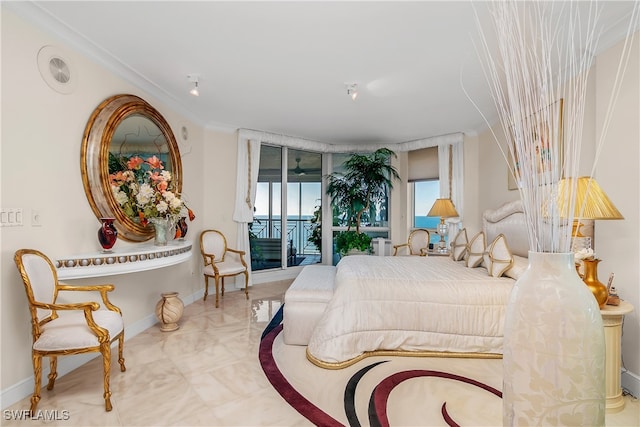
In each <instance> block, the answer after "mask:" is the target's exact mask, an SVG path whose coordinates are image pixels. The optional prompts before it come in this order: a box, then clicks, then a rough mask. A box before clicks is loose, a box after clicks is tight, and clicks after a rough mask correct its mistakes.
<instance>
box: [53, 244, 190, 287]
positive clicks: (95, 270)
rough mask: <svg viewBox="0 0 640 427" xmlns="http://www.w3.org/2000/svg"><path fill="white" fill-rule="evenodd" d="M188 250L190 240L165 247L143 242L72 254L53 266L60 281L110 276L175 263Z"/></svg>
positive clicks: (184, 255)
mask: <svg viewBox="0 0 640 427" xmlns="http://www.w3.org/2000/svg"><path fill="white" fill-rule="evenodd" d="M191 248H192V243H191V242H190V241H182V242H181V241H172V242H169V243H168V244H167V245H166V246H155V245H154V244H153V243H145V244H142V245H137V246H132V247H128V248H123V249H114V250H113V251H112V252H109V253H104V252H95V253H88V254H83V255H73V256H69V257H65V258H61V259H58V260H56V261H55V262H54V265H55V267H56V270H57V272H58V279H59V280H61V281H64V280H69V279H83V278H87V277H102V276H113V275H116V274H126V273H136V272H140V271H146V270H153V269H156V268H162V267H168V266H170V265H175V264H179V263H181V262H184V261H186V260H188V259H189V258H191V255H192V253H191Z"/></svg>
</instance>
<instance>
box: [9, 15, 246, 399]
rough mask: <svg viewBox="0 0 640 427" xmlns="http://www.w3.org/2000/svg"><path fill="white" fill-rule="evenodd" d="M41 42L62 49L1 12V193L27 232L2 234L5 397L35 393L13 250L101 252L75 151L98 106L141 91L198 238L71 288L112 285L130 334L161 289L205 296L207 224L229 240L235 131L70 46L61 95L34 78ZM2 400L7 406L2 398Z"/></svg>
mask: <svg viewBox="0 0 640 427" xmlns="http://www.w3.org/2000/svg"><path fill="white" fill-rule="evenodd" d="M8 35H10V36H8ZM45 45H54V46H59V47H60V46H63V45H62V43H60V41H59V40H56V39H54V38H52V37H51V36H49V35H47V34H45V33H42V32H40V31H38V30H35V29H34V28H33V27H32V26H30V25H29V24H26V23H25V22H24V21H22V20H21V19H19V18H17V17H16V16H15V15H14V14H12V13H11V12H7V11H6V10H3V12H2V105H1V107H2V130H1V132H2V133H1V143H2V146H1V148H2V151H1V153H2V157H1V193H0V194H1V196H2V198H1V200H2V207H3V208H22V210H23V214H24V226H22V227H3V228H0V242H1V253H0V263H1V266H2V268H1V269H0V280H1V287H0V306H1V307H2V309H0V316H1V332H0V333H1V340H2V341H1V344H2V353H1V355H0V358H1V360H2V366H1V371H0V375H1V376H0V378H1V381H2V382H1V383H0V390H2V392H3V394H4V396H3V397H5V398H8V399H10V398H11V397H12V396H13V395H15V394H16V393H20V392H21V391H24V390H25V389H26V390H27V393H29V392H30V391H31V389H32V382H31V379H30V377H31V376H32V366H31V353H30V345H29V344H30V340H31V338H30V320H29V314H28V311H27V306H26V297H25V293H24V288H23V285H22V281H21V280H20V277H19V275H18V273H17V270H16V268H15V265H14V262H13V254H14V252H15V251H16V250H17V249H19V248H36V249H39V250H42V251H43V252H45V253H46V254H47V255H49V256H50V257H51V258H52V259H56V258H61V257H64V256H68V255H74V254H81V253H88V252H95V251H98V250H99V249H100V248H99V245H98V241H97V234H96V233H97V230H98V228H99V221H98V220H97V219H96V218H95V215H94V214H93V212H92V210H91V208H90V206H89V203H88V202H87V198H86V196H85V193H84V189H83V185H82V178H81V174H80V147H81V142H82V135H83V131H84V127H85V125H86V123H87V120H88V119H89V115H90V114H91V113H92V111H93V110H94V109H95V107H96V106H97V105H98V104H99V103H100V102H101V101H102V100H104V99H106V98H108V97H110V96H112V95H114V94H118V93H131V94H134V95H138V96H140V97H142V98H144V99H145V100H147V101H148V102H149V103H151V104H152V105H153V106H154V107H155V108H156V109H158V110H159V112H160V113H161V114H162V115H163V116H164V117H165V118H166V120H167V122H168V123H169V125H170V126H171V128H172V129H173V131H174V134H175V135H176V138H177V140H178V142H179V145H180V150H181V153H182V162H183V175H184V178H183V192H184V196H185V198H186V199H187V200H188V202H189V204H190V207H192V208H193V210H194V211H195V213H196V220H195V221H194V222H192V223H189V232H188V235H187V239H188V240H192V241H194V239H195V241H194V243H195V246H194V254H193V256H192V258H191V259H190V260H189V261H186V262H184V263H182V264H179V265H175V266H172V267H165V268H161V269H157V270H152V271H147V272H140V273H133V274H127V275H118V276H110V277H105V278H98V279H81V280H74V281H73V283H76V284H85V283H114V284H115V285H116V290H115V292H113V293H112V300H113V302H114V303H115V304H116V305H118V306H120V307H121V308H122V310H123V313H124V319H125V324H126V328H127V329H126V330H128V331H133V333H135V332H136V331H139V330H140V329H143V328H145V327H147V326H148V325H150V324H152V323H153V322H154V321H155V318H154V316H153V313H154V308H155V304H156V303H157V301H158V300H159V298H160V293H161V292H164V291H168V290H175V291H178V292H179V293H180V295H181V296H182V297H183V298H185V299H188V298H190V297H192V298H196V297H200V296H201V295H202V288H203V287H204V284H203V280H202V279H201V277H202V276H201V273H200V263H201V261H200V257H199V249H198V243H197V235H198V232H199V231H200V230H202V228H203V227H205V226H206V227H217V228H221V229H223V230H224V231H225V232H228V233H229V234H230V235H231V238H232V239H234V241H235V233H236V231H235V227H234V226H232V224H233V223H232V222H231V215H232V210H233V205H232V204H230V203H228V201H229V200H231V199H232V196H233V194H234V184H233V183H235V157H236V154H235V153H236V143H235V138H236V137H235V134H233V133H224V132H216V131H210V130H209V131H206V130H205V129H203V128H202V127H200V126H198V125H196V124H194V123H192V122H190V121H189V120H188V119H186V118H185V117H183V116H181V115H179V114H177V113H176V112H175V111H172V110H171V109H170V108H168V107H167V106H166V105H163V104H162V103H161V102H159V101H158V100H156V99H154V98H153V97H152V96H150V95H149V94H147V93H144V92H142V91H140V90H139V89H137V88H136V87H134V86H132V85H131V84H129V83H128V82H126V81H125V80H123V79H121V78H119V77H116V76H115V75H114V74H113V73H111V72H109V71H107V70H105V69H104V68H102V67H100V66H98V65H96V64H95V63H93V62H91V61H90V60H89V59H87V58H86V57H84V56H82V55H79V54H76V53H75V52H73V51H70V50H68V51H67V52H68V55H69V58H68V59H69V61H70V62H71V64H72V66H73V70H74V71H75V72H77V76H78V85H77V87H76V88H75V90H74V91H73V93H71V94H68V95H63V94H60V93H57V92H55V91H54V90H52V89H51V88H50V87H49V86H47V84H46V83H45V82H44V81H43V79H42V78H41V76H40V74H39V72H38V67H37V62H36V56H37V53H38V50H39V49H40V48H41V47H42V46H45ZM182 126H187V128H188V129H189V137H188V140H187V141H183V140H181V137H180V132H179V130H180V128H181V127H182ZM204 147H206V149H205V148H204ZM229 159H233V160H232V161H229ZM230 183H232V184H231V185H230ZM203 196H204V197H203ZM205 199H206V202H205V201H204V200H205ZM32 210H37V211H39V213H40V216H41V222H42V226H32V225H31V221H30V218H31V212H32ZM128 245H131V244H130V243H128V242H125V241H122V240H118V242H117V243H116V247H126V246H128ZM185 278H186V280H185ZM62 363H63V362H62V361H61V364H62ZM6 403H11V402H7V401H6V399H3V405H4V404H6Z"/></svg>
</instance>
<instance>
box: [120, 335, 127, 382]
mask: <svg viewBox="0 0 640 427" xmlns="http://www.w3.org/2000/svg"><path fill="white" fill-rule="evenodd" d="M123 349H124V331H122V333H121V334H120V337H119V338H118V363H119V364H120V372H125V371H126V370H127V367H126V366H124V357H123V356H122V351H123Z"/></svg>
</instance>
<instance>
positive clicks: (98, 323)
mask: <svg viewBox="0 0 640 427" xmlns="http://www.w3.org/2000/svg"><path fill="white" fill-rule="evenodd" d="M14 261H15V263H16V265H17V267H18V271H19V272H20V276H22V282H23V283H24V288H25V290H26V292H27V300H28V303H29V311H30V312H31V327H32V334H33V346H32V350H31V357H32V359H33V376H34V383H35V384H34V390H33V396H32V397H31V412H33V411H35V410H36V406H37V405H38V402H39V401H40V382H41V376H42V357H48V358H49V363H50V367H51V371H50V373H49V383H48V384H47V390H52V389H53V386H54V383H55V380H56V377H57V376H58V373H57V371H56V369H57V361H58V359H57V358H58V356H66V355H69V354H80V353H89V352H100V353H102V364H103V369H104V375H103V380H104V403H105V409H106V410H107V411H110V410H111V390H109V377H110V375H111V343H112V342H113V341H115V340H116V339H117V340H118V362H119V363H120V370H121V371H122V372H124V371H125V370H126V368H125V366H124V358H123V357H122V348H123V345H124V322H123V320H122V313H121V311H120V309H119V308H118V307H116V306H114V305H113V304H111V302H110V301H109V298H108V297H107V292H111V291H113V289H114V286H113V285H88V286H72V285H65V284H62V283H59V282H58V275H57V273H56V269H55V267H54V266H53V264H52V263H51V260H49V258H47V256H46V255H44V254H43V253H42V252H39V251H36V250H34V249H20V250H18V251H16V253H15V256H14ZM60 291H96V292H99V293H100V295H101V296H102V302H103V303H104V307H105V308H106V309H105V308H100V304H99V303H97V302H94V301H91V302H81V303H68V304H62V303H58V302H57V299H58V294H59V292H60Z"/></svg>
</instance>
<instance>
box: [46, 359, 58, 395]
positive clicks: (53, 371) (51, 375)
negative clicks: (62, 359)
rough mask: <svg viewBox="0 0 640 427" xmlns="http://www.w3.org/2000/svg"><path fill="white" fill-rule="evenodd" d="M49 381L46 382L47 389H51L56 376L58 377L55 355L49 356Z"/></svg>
mask: <svg viewBox="0 0 640 427" xmlns="http://www.w3.org/2000/svg"><path fill="white" fill-rule="evenodd" d="M49 367H50V369H49V383H48V384H47V390H53V386H54V385H55V382H56V378H58V370H57V367H58V358H57V357H56V356H49Z"/></svg>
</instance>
